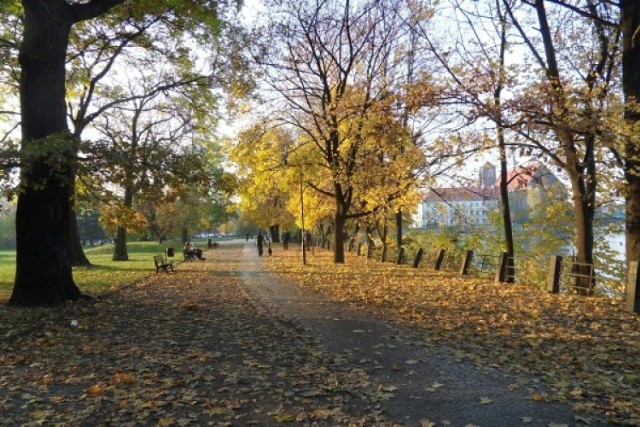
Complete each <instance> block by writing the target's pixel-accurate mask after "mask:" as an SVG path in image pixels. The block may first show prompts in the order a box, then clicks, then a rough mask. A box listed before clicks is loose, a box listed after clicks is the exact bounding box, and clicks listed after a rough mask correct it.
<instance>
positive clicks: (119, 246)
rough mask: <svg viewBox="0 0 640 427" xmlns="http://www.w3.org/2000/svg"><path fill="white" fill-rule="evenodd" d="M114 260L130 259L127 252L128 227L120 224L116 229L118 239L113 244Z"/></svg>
mask: <svg viewBox="0 0 640 427" xmlns="http://www.w3.org/2000/svg"><path fill="white" fill-rule="evenodd" d="M112 260H113V261H129V254H128V253H127V227H125V226H122V225H121V226H119V227H118V229H117V231H116V241H115V244H114V245H113V258H112Z"/></svg>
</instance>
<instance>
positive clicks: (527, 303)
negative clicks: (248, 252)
mask: <svg viewBox="0 0 640 427" xmlns="http://www.w3.org/2000/svg"><path fill="white" fill-rule="evenodd" d="M265 265H266V266H267V267H268V268H269V269H270V270H271V271H272V272H275V273H277V274H279V275H281V276H282V277H283V278H284V279H286V280H289V281H293V282H296V283H298V284H299V285H301V286H305V287H307V288H310V289H313V290H315V291H318V292H321V293H323V294H324V295H326V296H328V297H330V298H332V299H334V300H337V301H342V302H348V303H351V304H353V305H359V306H360V307H361V308H362V309H363V310H368V311H370V312H372V313H374V314H376V315H378V316H381V317H384V318H386V319H390V320H392V321H394V322H397V323H398V324H400V325H403V326H406V327H408V328H409V329H411V330H413V331H415V332H416V333H418V334H420V336H421V339H422V341H423V342H424V344H425V345H426V346H431V347H434V348H435V347H439V346H441V345H445V346H446V347H447V348H449V349H451V353H452V354H453V356H454V358H455V359H456V360H459V361H463V360H467V361H470V362H473V363H475V364H476V365H477V366H478V367H479V368H481V369H483V370H486V371H491V370H495V369H500V368H501V369H507V370H509V371H510V372H512V373H514V374H516V375H518V376H519V381H524V382H525V383H527V384H528V386H529V387H531V388H532V390H536V383H535V382H536V381H542V383H543V384H544V385H545V386H547V387H548V388H549V389H550V393H549V395H548V396H546V397H545V394H544V393H543V392H540V391H535V392H532V399H534V400H553V401H570V402H571V403H572V404H573V405H574V407H575V409H576V410H577V411H578V412H580V413H583V414H587V415H589V414H597V415H600V416H603V417H605V418H607V419H608V420H609V421H611V422H615V423H620V424H627V425H640V393H638V390H640V373H639V371H638V360H640V318H639V317H638V316H636V315H632V314H629V313H627V312H625V311H624V310H623V309H622V307H621V305H620V303H619V302H617V301H614V300H610V299H606V298H584V297H578V296H571V295H551V294H547V293H545V292H543V291H541V290H539V289H537V288H532V287H530V286H523V285H512V284H498V283H493V282H490V281H486V280H482V279H473V278H460V277H458V276H456V275H455V274H453V273H446V272H435V271H430V270H427V269H422V268H421V269H412V268H411V267H408V266H397V265H395V264H390V263H384V264H383V263H380V262H377V261H373V260H369V261H367V260H366V258H365V257H357V256H355V255H353V254H347V261H346V263H345V264H343V265H335V264H333V262H332V254H331V253H329V252H325V251H316V252H315V254H314V255H312V256H310V257H308V264H307V265H306V266H303V265H302V263H301V262H300V254H299V253H298V252H297V251H295V250H289V251H278V252H277V256H275V257H272V258H269V259H268V262H265ZM532 378H533V380H532ZM431 389H433V390H435V389H436V388H435V387H431ZM482 403H490V402H488V401H487V402H482Z"/></svg>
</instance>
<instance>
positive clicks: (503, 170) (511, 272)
mask: <svg viewBox="0 0 640 427" xmlns="http://www.w3.org/2000/svg"><path fill="white" fill-rule="evenodd" d="M500 24H501V27H500V73H499V76H500V77H499V80H498V84H497V86H496V90H495V92H494V94H493V95H494V96H493V102H494V107H495V114H496V115H497V118H498V120H497V121H496V122H497V124H498V125H497V129H496V131H497V138H498V151H499V153H500V201H501V202H502V204H501V207H502V223H503V226H504V242H505V246H506V250H507V259H506V262H507V273H508V274H507V276H506V278H505V281H506V282H507V283H513V282H515V262H514V258H515V256H516V255H515V249H514V244H513V227H512V224H511V204H510V203H509V182H508V179H509V176H508V165H507V149H506V145H507V144H506V141H505V137H504V125H503V120H502V119H503V114H502V89H503V78H502V76H504V75H505V73H506V71H505V54H506V44H507V31H506V21H505V20H504V19H501V22H500Z"/></svg>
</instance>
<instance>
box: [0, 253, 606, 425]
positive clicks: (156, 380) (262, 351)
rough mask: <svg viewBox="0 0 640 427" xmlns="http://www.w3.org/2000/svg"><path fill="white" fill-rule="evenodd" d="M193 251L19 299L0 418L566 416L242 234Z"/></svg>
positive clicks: (341, 420)
mask: <svg viewBox="0 0 640 427" xmlns="http://www.w3.org/2000/svg"><path fill="white" fill-rule="evenodd" d="M277 254H278V253H277V251H276V254H275V256H277ZM206 257H207V259H206V261H194V262H183V263H180V264H179V265H178V266H177V268H176V270H177V271H176V272H175V273H171V274H164V273H160V274H152V275H150V276H149V278H147V279H145V280H144V281H141V282H139V283H135V284H132V285H130V286H127V287H125V288H121V289H119V290H117V291H114V292H111V293H108V294H105V295H101V296H99V297H98V298H96V299H95V300H93V301H90V302H86V301H81V302H79V303H76V304H71V305H69V306H67V307H65V308H63V309H60V310H41V311H33V312H31V311H29V313H32V314H33V315H35V316H36V317H37V318H38V321H37V324H35V326H34V327H32V328H30V329H29V330H28V332H25V333H22V334H18V335H12V336H11V337H3V340H2V341H0V426H16V425H20V426H37V425H65V426H162V427H171V426H204V425H213V426H250V425H257V426H281V425H309V426H315V425H318V426H395V425H406V426H420V427H423V426H480V427H491V426H498V427H500V426H519V425H524V426H560V425H568V426H574V425H578V424H577V423H576V421H575V420H574V416H573V414H572V413H571V410H570V408H569V407H567V406H561V405H551V404H546V403H541V402H534V401H532V400H530V399H529V398H528V394H527V390H522V389H515V390H511V388H510V385H509V384H510V382H512V381H510V380H509V379H508V378H507V377H502V376H497V374H495V373H493V374H491V375H489V374H486V373H483V372H480V371H478V370H476V369H475V368H473V367H471V366H469V365H466V364H463V363H457V362H455V361H454V360H452V359H451V358H450V357H449V356H447V352H446V351H442V352H440V351H436V350H437V349H434V348H431V347H430V348H428V349H426V348H423V347H422V346H420V345H419V343H418V342H417V341H416V340H414V339H412V338H411V333H410V332H411V331H403V330H400V329H398V328H396V327H393V326H391V325H388V324H387V323H386V322H385V321H383V320H380V319H376V318H373V317H369V316H367V315H366V314H364V313H363V312H361V311H359V310H358V309H356V308H354V307H350V306H347V305H344V304H341V303H335V302H331V301H328V300H326V299H325V298H323V297H321V296H319V295H318V294H315V293H313V292H309V291H306V290H302V289H300V288H298V287H296V286H294V285H293V284H291V283H286V282H285V281H283V280H279V279H278V278H277V277H276V276H274V275H273V274H272V273H268V272H266V271H265V269H264V267H265V264H266V263H268V262H269V259H270V258H269V257H262V258H260V257H258V256H257V251H256V250H255V245H254V244H252V243H249V242H247V243H245V242H243V241H235V242H230V243H224V244H222V245H221V247H220V248H219V249H216V250H210V251H208V252H207V253H206ZM150 264H151V262H150ZM150 268H151V266H150ZM3 310H10V308H7V307H4V308H3ZM7 313H9V312H8V311H7ZM591 425H596V424H591Z"/></svg>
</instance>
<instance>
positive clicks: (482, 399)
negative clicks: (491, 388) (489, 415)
mask: <svg viewBox="0 0 640 427" xmlns="http://www.w3.org/2000/svg"><path fill="white" fill-rule="evenodd" d="M480 403H481V404H483V405H488V404H490V403H493V400H491V399H489V398H488V397H481V398H480Z"/></svg>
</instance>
